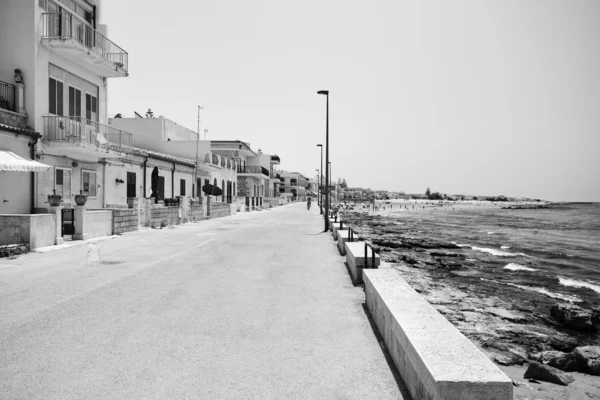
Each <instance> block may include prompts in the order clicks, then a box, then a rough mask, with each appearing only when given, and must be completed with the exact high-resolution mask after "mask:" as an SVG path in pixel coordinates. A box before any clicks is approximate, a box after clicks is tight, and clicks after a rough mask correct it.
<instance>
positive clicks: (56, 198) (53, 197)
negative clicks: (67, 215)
mask: <svg viewBox="0 0 600 400" xmlns="http://www.w3.org/2000/svg"><path fill="white" fill-rule="evenodd" d="M52 192H53V193H54V194H49V195H48V203H49V204H50V207H58V206H60V203H62V196H61V195H60V194H56V189H53V190H52Z"/></svg>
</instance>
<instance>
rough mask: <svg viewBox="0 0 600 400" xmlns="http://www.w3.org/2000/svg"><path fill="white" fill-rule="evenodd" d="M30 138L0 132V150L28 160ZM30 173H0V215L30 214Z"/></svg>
mask: <svg viewBox="0 0 600 400" xmlns="http://www.w3.org/2000/svg"><path fill="white" fill-rule="evenodd" d="M31 140H32V139H31V138H28V137H25V136H21V135H16V134H14V133H10V132H4V131H0V150H8V151H12V152H14V153H16V154H18V155H20V156H21V157H23V158H25V159H28V160H29V159H30V158H31V156H30V152H29V151H30V149H29V146H28V145H27V144H28V143H29V141H31ZM31 179H32V178H31V172H13V171H6V172H1V171H0V214H29V213H30V212H31Z"/></svg>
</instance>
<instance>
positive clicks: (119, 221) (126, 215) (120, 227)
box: [112, 209, 140, 235]
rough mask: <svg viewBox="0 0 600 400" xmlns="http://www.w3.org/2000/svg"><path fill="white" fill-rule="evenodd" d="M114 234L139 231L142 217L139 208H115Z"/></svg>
mask: <svg viewBox="0 0 600 400" xmlns="http://www.w3.org/2000/svg"><path fill="white" fill-rule="evenodd" d="M112 212H113V234H115V235H116V234H119V233H124V232H132V231H137V230H138V227H139V225H140V219H139V215H138V211H137V209H135V210H127V209H125V210H124V209H113V210H112Z"/></svg>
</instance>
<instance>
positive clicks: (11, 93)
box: [0, 81, 15, 111]
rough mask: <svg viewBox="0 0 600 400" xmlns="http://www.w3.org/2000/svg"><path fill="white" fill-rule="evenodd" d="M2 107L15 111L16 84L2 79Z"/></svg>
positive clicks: (0, 100)
mask: <svg viewBox="0 0 600 400" xmlns="http://www.w3.org/2000/svg"><path fill="white" fill-rule="evenodd" d="M0 108H3V109H5V110H8V111H15V85H11V84H10V83H6V82H2V81H0Z"/></svg>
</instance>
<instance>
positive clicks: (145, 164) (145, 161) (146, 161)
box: [143, 156, 148, 199]
mask: <svg viewBox="0 0 600 400" xmlns="http://www.w3.org/2000/svg"><path fill="white" fill-rule="evenodd" d="M147 164H148V156H146V158H145V159H144V193H143V195H144V199H145V198H146V166H147Z"/></svg>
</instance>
